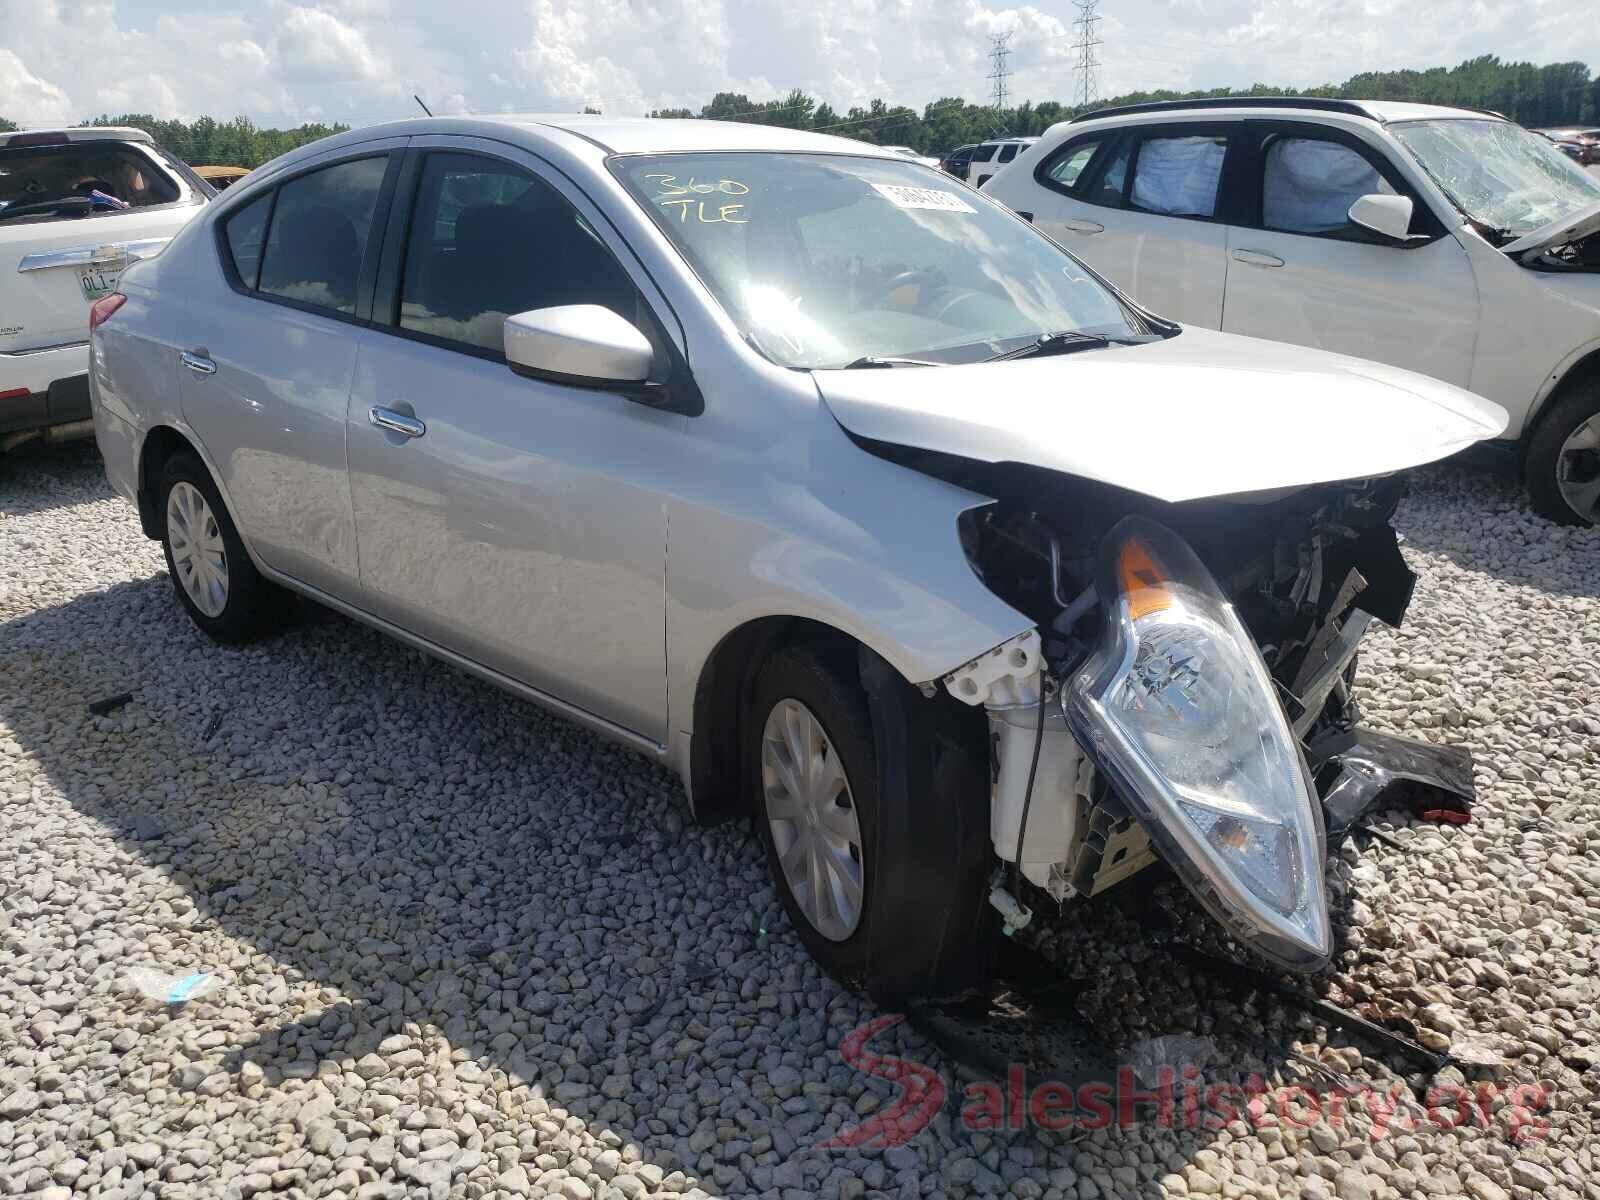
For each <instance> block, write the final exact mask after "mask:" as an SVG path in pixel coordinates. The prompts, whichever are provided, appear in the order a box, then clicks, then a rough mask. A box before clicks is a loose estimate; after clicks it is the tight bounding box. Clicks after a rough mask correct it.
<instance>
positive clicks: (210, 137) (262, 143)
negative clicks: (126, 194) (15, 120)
mask: <svg viewBox="0 0 1600 1200" xmlns="http://www.w3.org/2000/svg"><path fill="white" fill-rule="evenodd" d="M82 124H84V125H102V126H103V125H131V126H133V127H134V128H135V129H142V130H144V131H145V132H146V133H148V134H149V135H150V136H151V137H152V138H154V139H155V140H156V142H157V143H159V144H160V145H162V146H165V147H166V148H167V149H168V150H170V151H172V153H174V154H176V155H177V156H178V157H179V158H181V159H183V161H184V162H186V163H189V164H190V165H191V166H203V165H206V164H217V165H221V166H230V167H259V166H260V165H261V164H262V163H264V162H266V161H267V160H268V159H273V158H277V157H278V155H280V154H286V153H288V152H289V151H290V150H293V149H294V148H295V147H296V146H303V145H305V144H306V143H307V142H314V141H316V140H317V139H318V138H325V137H328V136H329V135H331V134H335V133H343V132H344V131H345V130H346V129H349V128H350V126H348V125H326V124H322V123H320V122H319V123H316V124H309V125H299V126H296V127H295V128H293V129H262V128H260V127H259V126H257V125H256V123H255V122H254V121H252V120H251V119H250V118H249V117H235V118H233V120H231V121H219V120H217V119H216V118H215V117H198V118H196V119H195V120H193V121H183V120H177V119H173V120H161V119H160V118H157V117H153V116H151V115H150V114H149V113H123V114H122V115H120V116H111V115H109V114H102V115H100V116H98V117H94V118H92V119H91V120H88V121H84V122H82ZM15 128H16V126H15V125H14V124H12V123H11V122H10V121H7V120H5V119H4V118H0V132H4V131H7V130H12V129H15Z"/></svg>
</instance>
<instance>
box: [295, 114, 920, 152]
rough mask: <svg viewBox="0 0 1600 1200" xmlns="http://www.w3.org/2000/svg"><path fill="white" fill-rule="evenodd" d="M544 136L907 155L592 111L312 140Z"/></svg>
mask: <svg viewBox="0 0 1600 1200" xmlns="http://www.w3.org/2000/svg"><path fill="white" fill-rule="evenodd" d="M519 130H521V131H525V132H527V133H529V134H534V135H536V136H537V135H542V134H545V133H547V132H548V131H549V130H560V131H562V132H564V133H569V134H572V135H574V136H576V137H579V138H582V139H583V140H584V141H586V142H588V143H590V144H591V145H593V146H596V147H598V148H599V149H601V150H604V151H606V152H608V153H611V154H674V153H681V152H684V151H693V150H702V151H716V150H771V151H779V152H782V151H790V152H794V153H805V152H810V153H812V154H826V153H833V154H864V155H870V156H872V157H874V158H890V159H896V160H902V159H904V157H905V156H904V155H903V154H896V153H895V152H894V151H892V150H889V149H888V148H886V147H883V146H877V145H874V144H873V143H871V142H858V141H854V140H852V139H850V138H842V137H832V136H830V135H828V134H822V133H811V132H809V131H805V130H799V129H784V128H781V127H779V126H775V125H749V124H745V123H744V122H742V121H708V120H697V119H694V118H686V119H685V118H672V117H668V118H661V117H607V116H601V115H598V114H589V113H494V114H483V115H466V116H459V117H454V116H437V117H413V118H409V119H407V120H404V121H391V122H388V123H386V124H383V125H376V126H368V127H366V128H363V129H358V130H352V131H351V132H349V133H342V134H336V135H335V136H334V137H332V138H329V139H327V140H325V141H321V142H315V143H312V144H313V145H315V146H317V147H318V148H319V149H327V148H331V147H334V146H337V145H340V144H342V143H344V142H356V141H367V140H370V139H371V138H373V137H374V136H380V137H412V136H422V135H427V134H456V135H464V136H472V135H477V136H480V137H497V138H501V139H505V138H506V136H507V134H511V133H515V132H516V131H519Z"/></svg>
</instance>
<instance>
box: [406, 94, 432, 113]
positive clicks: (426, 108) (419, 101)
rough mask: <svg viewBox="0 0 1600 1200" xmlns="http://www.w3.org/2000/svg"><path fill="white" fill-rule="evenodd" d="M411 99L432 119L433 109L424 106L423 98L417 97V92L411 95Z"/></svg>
mask: <svg viewBox="0 0 1600 1200" xmlns="http://www.w3.org/2000/svg"><path fill="white" fill-rule="evenodd" d="M411 98H412V99H413V100H415V101H416V102H417V107H418V108H420V109H421V110H422V111H423V112H425V113H427V114H428V115H429V116H430V117H431V116H433V109H431V108H429V107H428V106H427V105H426V104H424V103H423V102H422V97H421V96H419V95H417V94H416V93H415V92H412V93H411Z"/></svg>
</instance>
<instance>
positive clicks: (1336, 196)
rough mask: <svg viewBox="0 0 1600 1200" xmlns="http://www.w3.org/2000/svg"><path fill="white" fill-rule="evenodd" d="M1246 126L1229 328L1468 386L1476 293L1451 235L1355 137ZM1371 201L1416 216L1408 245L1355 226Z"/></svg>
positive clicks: (1232, 244) (1232, 247) (1231, 237)
mask: <svg viewBox="0 0 1600 1200" xmlns="http://www.w3.org/2000/svg"><path fill="white" fill-rule="evenodd" d="M1249 128H1250V135H1251V136H1250V139H1249V145H1248V148H1247V150H1246V154H1247V157H1248V160H1249V164H1250V166H1249V171H1248V178H1249V181H1250V183H1249V187H1248V196H1249V202H1248V203H1249V208H1248V212H1247V213H1246V214H1245V216H1244V217H1243V219H1242V220H1241V221H1240V222H1239V223H1238V224H1236V225H1235V226H1233V227H1232V228H1230V229H1229V231H1228V253H1229V256H1230V258H1231V260H1232V261H1231V262H1230V264H1229V272H1228V283H1227V300H1226V304H1225V307H1224V313H1223V323H1222V327H1223V328H1224V329H1226V330H1228V331H1229V332H1232V333H1243V334H1249V335H1251V336H1253V337H1264V338H1271V339H1273V340H1275V341H1281V342H1293V343H1295V344H1296V345H1301V346H1315V347H1318V348H1319V349H1323V350H1334V351H1338V352H1339V353H1342V354H1353V355H1356V356H1358V357H1360V358H1370V359H1373V360H1375V361H1377V362H1382V363H1388V364H1390V365H1391V366H1397V367H1406V368H1409V369H1410V370H1413V371H1420V372H1422V373H1423V374H1426V375H1432V376H1434V377H1435V378H1437V379H1443V380H1446V381H1448V382H1450V383H1455V384H1460V385H1463V386H1465V385H1466V384H1467V383H1468V382H1469V380H1470V377H1471V372H1472V358H1473V352H1474V349H1475V347H1476V344H1477V331H1478V316H1479V314H1478V291H1477V284H1476V281H1475V278H1474V275H1473V272H1472V267H1471V264H1470V263H1469V262H1468V259H1467V254H1466V251H1465V249H1464V248H1463V247H1462V246H1461V244H1460V243H1459V242H1457V241H1456V239H1455V236H1454V235H1453V234H1452V233H1450V232H1449V230H1448V229H1447V228H1446V227H1445V226H1444V224H1443V223H1442V222H1440V221H1439V220H1438V219H1437V218H1436V217H1435V215H1434V214H1433V213H1432V212H1430V211H1429V210H1428V209H1427V207H1426V203H1425V201H1423V200H1422V198H1421V197H1420V196H1418V195H1417V194H1416V193H1415V192H1414V191H1412V189H1411V188H1410V186H1409V185H1408V184H1407V183H1406V181H1405V178H1404V176H1403V175H1402V174H1401V173H1400V172H1399V171H1398V170H1397V169H1396V168H1395V167H1394V166H1393V164H1391V163H1389V162H1388V161H1387V159H1386V158H1385V157H1384V155H1383V154H1382V153H1381V152H1380V151H1379V150H1378V149H1377V148H1376V147H1373V146H1371V145H1370V144H1369V143H1367V142H1365V141H1364V140H1362V139H1360V138H1358V137H1356V136H1355V135H1354V134H1349V133H1346V132H1344V131H1342V130H1335V129H1332V128H1330V127H1327V126H1318V125H1301V124H1289V123H1277V122H1251V123H1250V124H1249ZM1373 193H1380V194H1386V195H1395V194H1400V195H1405V196H1407V197H1409V198H1410V199H1411V201H1412V203H1413V204H1414V205H1415V206H1416V208H1415V210H1414V215H1413V218H1412V227H1411V229H1412V240H1411V241H1410V242H1409V243H1408V244H1406V245H1404V246H1400V245H1397V244H1395V243H1393V242H1389V241H1385V240H1383V239H1382V238H1380V237H1379V236H1377V235H1375V234H1371V233H1369V232H1368V231H1366V230H1364V229H1361V228H1360V227H1358V226H1356V225H1353V224H1352V223H1351V222H1350V220H1349V218H1348V216H1347V215H1346V214H1347V212H1348V210H1349V208H1350V205H1351V204H1353V203H1354V202H1355V201H1356V200H1357V199H1359V198H1360V197H1361V196H1364V195H1369V194H1373Z"/></svg>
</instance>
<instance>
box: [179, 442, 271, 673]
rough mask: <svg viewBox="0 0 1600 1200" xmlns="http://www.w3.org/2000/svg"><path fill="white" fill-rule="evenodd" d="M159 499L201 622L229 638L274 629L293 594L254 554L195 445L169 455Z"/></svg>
mask: <svg viewBox="0 0 1600 1200" xmlns="http://www.w3.org/2000/svg"><path fill="white" fill-rule="evenodd" d="M158 499H159V501H160V505H161V508H160V511H161V546H162V549H163V550H164V551H165V552H166V558H167V571H168V573H169V574H170V575H171V576H172V586H173V590H174V591H176V592H177V593H178V600H179V602H180V603H182V605H183V607H184V609H185V610H186V611H187V612H188V614H189V616H190V618H191V619H192V620H193V621H194V623H195V624H196V625H198V626H199V627H200V629H201V630H202V631H203V632H204V633H205V634H206V635H207V636H209V637H210V638H212V639H213V640H215V641H218V642H224V643H235V642H248V641H253V640H254V639H256V638H258V637H261V636H263V635H264V634H266V633H269V632H271V631H272V629H274V628H275V627H276V626H277V624H278V623H279V621H280V620H281V618H282V616H283V613H284V611H285V608H286V599H287V597H286V595H285V593H284V592H283V591H282V590H281V589H280V588H278V587H276V586H275V585H273V584H271V583H269V582H267V580H265V579H263V578H262V577H261V574H260V572H258V571H257V570H256V568H255V564H254V563H252V562H251V561H250V555H249V554H248V553H247V552H246V551H245V548H244V542H243V541H242V540H241V539H240V537H239V531H238V530H237V529H236V528H234V524H233V520H232V518H231V517H229V516H228V510H227V508H225V507H224V506H223V503H222V496H221V494H220V493H219V492H218V491H217V485H216V484H215V483H214V482H213V481H212V479H211V475H210V472H208V471H207V470H206V468H205V464H204V463H202V462H201V461H200V460H199V458H197V457H196V456H195V455H193V454H190V453H178V454H174V455H173V456H172V457H171V458H169V459H167V461H166V463H165V464H164V465H163V467H162V471H161V490H160V493H159V495H158Z"/></svg>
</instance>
